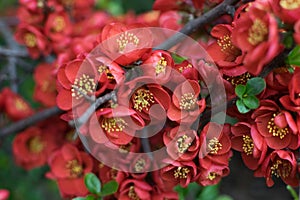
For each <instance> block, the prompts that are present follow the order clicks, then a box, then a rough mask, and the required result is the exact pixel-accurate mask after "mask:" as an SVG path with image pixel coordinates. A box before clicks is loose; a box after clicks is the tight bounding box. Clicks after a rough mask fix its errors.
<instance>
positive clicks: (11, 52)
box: [0, 47, 28, 58]
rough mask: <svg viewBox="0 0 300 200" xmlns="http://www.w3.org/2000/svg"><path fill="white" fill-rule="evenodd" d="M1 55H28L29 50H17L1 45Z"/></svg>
mask: <svg viewBox="0 0 300 200" xmlns="http://www.w3.org/2000/svg"><path fill="white" fill-rule="evenodd" d="M0 55H3V56H6V57H24V58H25V57H28V53H27V51H26V50H25V49H24V50H16V49H7V48H3V47H0Z"/></svg>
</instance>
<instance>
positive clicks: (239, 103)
mask: <svg viewBox="0 0 300 200" xmlns="http://www.w3.org/2000/svg"><path fill="white" fill-rule="evenodd" d="M236 107H237V108H238V110H239V112H240V113H242V114H244V113H247V112H249V111H250V109H249V108H247V107H246V106H245V104H244V103H243V101H242V100H241V99H238V100H237V101H236Z"/></svg>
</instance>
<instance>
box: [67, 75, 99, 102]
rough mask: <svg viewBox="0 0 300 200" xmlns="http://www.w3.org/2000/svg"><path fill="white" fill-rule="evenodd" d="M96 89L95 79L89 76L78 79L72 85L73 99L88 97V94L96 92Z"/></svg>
mask: <svg viewBox="0 0 300 200" xmlns="http://www.w3.org/2000/svg"><path fill="white" fill-rule="evenodd" d="M95 89H96V84H95V82H94V79H93V78H91V77H90V76H89V75H86V74H83V75H82V76H81V77H80V78H79V79H78V78H76V79H75V81H74V84H73V85H72V89H71V92H72V97H75V98H76V99H79V98H81V97H82V96H85V95H88V93H92V92H94V90H95Z"/></svg>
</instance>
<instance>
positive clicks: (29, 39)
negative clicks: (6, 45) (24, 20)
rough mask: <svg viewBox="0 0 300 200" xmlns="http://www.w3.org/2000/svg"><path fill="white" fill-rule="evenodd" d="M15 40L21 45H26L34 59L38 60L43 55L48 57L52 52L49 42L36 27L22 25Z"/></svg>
mask: <svg viewBox="0 0 300 200" xmlns="http://www.w3.org/2000/svg"><path fill="white" fill-rule="evenodd" d="M15 39H16V41H17V42H19V43H20V44H24V45H26V47H27V49H28V52H29V54H30V56H31V57H32V58H38V57H39V56H40V55H41V53H42V54H43V55H48V54H49V53H50V51H51V49H50V44H49V41H48V40H47V38H46V37H45V36H44V35H43V33H42V32H41V31H40V30H38V29H37V28H36V27H35V26H31V25H28V24H20V25H19V26H18V29H17V31H16V34H15Z"/></svg>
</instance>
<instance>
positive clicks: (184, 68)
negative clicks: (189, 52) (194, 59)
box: [171, 60, 201, 81]
mask: <svg viewBox="0 0 300 200" xmlns="http://www.w3.org/2000/svg"><path fill="white" fill-rule="evenodd" d="M174 68H175V69H176V70H177V71H178V72H179V73H180V74H177V73H174V72H173V74H172V75H173V77H172V79H171V81H178V80H180V78H181V79H182V77H180V76H181V75H182V76H184V78H185V79H189V80H195V81H198V80H199V79H201V78H200V74H199V72H198V70H197V69H196V68H195V67H194V65H192V63H190V62H189V61H188V60H184V61H182V62H181V63H179V64H175V66H174Z"/></svg>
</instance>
